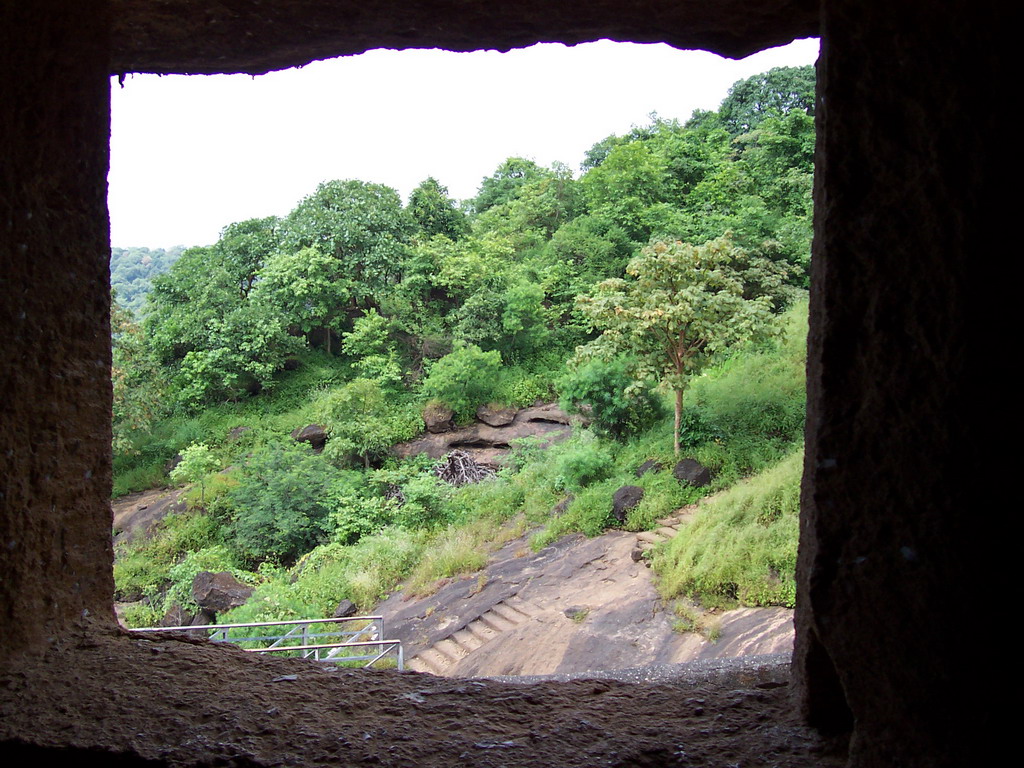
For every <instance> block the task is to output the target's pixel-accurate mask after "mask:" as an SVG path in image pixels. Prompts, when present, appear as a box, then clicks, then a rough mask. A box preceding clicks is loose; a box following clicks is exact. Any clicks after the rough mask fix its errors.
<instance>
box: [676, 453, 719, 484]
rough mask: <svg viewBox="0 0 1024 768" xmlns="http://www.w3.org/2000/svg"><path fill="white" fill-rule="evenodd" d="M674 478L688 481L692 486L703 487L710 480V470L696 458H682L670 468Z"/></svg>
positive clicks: (682, 481) (683, 481)
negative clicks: (673, 467)
mask: <svg viewBox="0 0 1024 768" xmlns="http://www.w3.org/2000/svg"><path fill="white" fill-rule="evenodd" d="M672 474H673V475H675V478H676V480H678V481H679V482H681V483H689V484H690V485H692V486H693V487H694V488H703V487H704V486H705V485H707V484H708V483H710V482H711V470H709V469H708V468H707V467H705V466H704V465H703V464H701V463H700V462H699V461H697V460H696V459H683V460H682V461H680V462H679V463H678V464H676V466H675V469H673V470H672Z"/></svg>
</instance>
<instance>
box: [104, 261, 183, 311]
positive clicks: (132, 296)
mask: <svg viewBox="0 0 1024 768" xmlns="http://www.w3.org/2000/svg"><path fill="white" fill-rule="evenodd" d="M184 250H185V246H183V245H178V246H175V247H174V248H169V249H166V250H165V249H163V248H111V249H110V286H111V288H113V289H114V295H115V296H116V297H117V303H118V304H120V305H121V308H122V309H126V310H128V311H130V312H133V313H136V314H137V313H138V312H139V310H141V309H142V306H143V304H144V303H145V301H146V294H148V293H149V289H150V287H151V286H152V283H153V278H154V277H156V276H157V275H162V274H163V273H164V272H166V271H167V270H169V269H170V268H171V265H172V264H173V263H174V262H175V261H177V260H178V257H179V256H181V254H182V252H183V251H184Z"/></svg>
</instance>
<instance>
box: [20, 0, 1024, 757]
mask: <svg viewBox="0 0 1024 768" xmlns="http://www.w3.org/2000/svg"><path fill="white" fill-rule="evenodd" d="M993 6H994V4H988V5H986V4H978V3H975V4H968V3H967V2H965V1H964V0H951V1H950V2H946V3H942V4H935V3H931V2H924V1H923V0H909V1H908V2H904V3H892V2H883V0H829V2H824V3H822V9H823V11H822V24H823V35H824V42H823V50H824V54H823V59H822V65H821V67H820V77H821V80H822V89H821V91H820V97H819V98H820V101H819V166H818V174H817V179H816V184H817V189H816V206H817V208H816V215H817V221H816V232H817V237H816V243H815V250H816V257H815V264H814V274H813V278H812V279H813V289H814V290H813V302H812V316H811V328H812V332H811V348H810V355H809V377H808V380H809V404H808V443H807V454H806V455H807V466H806V469H807V472H806V479H805V488H804V506H805V514H804V518H803V522H802V544H801V553H800V567H799V581H800V595H799V616H798V622H797V643H798V648H797V653H796V664H795V670H796V674H797V680H798V687H799V689H800V693H801V701H802V706H803V709H804V712H805V714H806V716H807V717H808V718H809V719H810V720H811V721H812V722H814V723H815V724H817V725H818V726H819V727H823V728H826V729H832V730H837V731H841V730H843V729H845V728H847V727H849V726H850V724H851V723H853V725H854V731H853V740H852V753H851V754H852V759H851V762H852V764H855V765H943V764H969V763H970V762H973V760H968V759H965V757H966V753H967V752H968V747H969V746H973V745H974V744H975V743H976V742H978V741H984V735H983V734H979V730H978V729H980V728H983V727H984V725H985V719H984V713H985V712H986V711H987V708H986V706H985V704H984V702H982V704H981V706H978V705H977V702H978V701H979V696H980V692H979V690H978V687H977V686H976V685H975V684H974V683H972V681H971V680H970V679H969V678H968V675H967V673H966V671H965V670H966V669H967V666H966V665H964V664H962V663H961V662H960V659H959V658H958V653H959V651H958V649H956V648H955V647H954V646H953V645H952V644H951V643H949V642H948V640H947V636H946V633H947V631H948V628H949V627H950V626H951V625H955V622H956V621H958V620H962V615H963V613H964V612H968V611H969V612H971V613H973V614H981V615H982V616H984V610H983V608H984V605H985V603H984V600H979V597H982V598H983V597H984V595H985V594H990V593H991V592H992V590H993V586H992V585H991V584H989V583H988V578H987V577H988V574H989V570H990V564H991V562H993V561H997V560H999V559H1000V558H999V555H1000V554H1001V552H999V551H998V550H999V547H996V546H993V545H990V544H989V543H988V541H986V540H984V539H983V538H982V537H983V535H984V533H985V532H991V536H992V539H994V540H998V539H1000V538H1001V537H1000V534H999V524H998V523H996V524H989V525H983V524H982V522H983V521H984V520H985V518H983V517H982V515H981V514H979V511H980V512H982V513H985V514H987V515H992V514H993V513H996V514H998V512H1000V511H1001V510H1003V509H1005V500H1000V499H997V498H996V496H997V494H998V492H999V490H1000V489H1001V488H1002V487H1003V486H1005V484H1006V481H1005V480H1002V478H1005V477H1012V468H1011V467H1010V466H1009V458H1008V457H1009V455H1010V453H1011V451H1008V450H1007V449H1005V448H1003V449H1001V450H1000V449H993V448H991V447H990V446H991V445H992V439H991V438H992V436H993V434H995V433H997V431H998V427H999V426H1000V422H1001V421H1005V417H1004V418H1002V419H1001V418H1000V417H999V416H998V415H996V414H992V413H989V412H988V411H989V410H993V409H992V406H991V405H990V404H991V403H1000V402H1012V401H1013V400H1012V399H1011V398H1010V397H1009V394H1010V392H1009V389H1010V388H1009V386H1008V384H1009V383H1010V382H1012V379H1011V378H1009V377H1006V376H1002V375H1001V374H1002V373H1003V369H1002V368H1001V367H1000V362H999V361H1000V360H1003V359H1006V353H1005V350H1003V349H1001V348H1000V346H1001V344H1002V343H1003V339H1004V337H1005V336H1006V334H1007V333H1008V332H1007V330H1006V329H1014V328H1015V324H1014V323H1013V319H1011V317H1010V308H1011V307H1012V306H1013V297H1012V295H1011V291H1012V288H1013V284H1012V283H1013V281H1012V280H1010V279H1007V278H1006V275H1005V272H1002V271H999V268H1000V267H1003V266H1004V265H1005V263H1006V261H1007V259H1006V258H1005V257H1002V255H1001V251H1000V250H999V249H998V248H995V247H993V242H995V233H997V232H999V233H1001V235H1002V238H1001V239H1002V240H1008V239H1012V236H1008V235H1006V234H1003V230H1004V229H1005V224H1006V222H1007V221H1012V219H1009V218H1007V217H1006V216H1005V211H1001V213H1002V214H1003V215H1000V216H997V215H996V213H995V212H996V211H1000V210H1001V209H1000V208H999V207H998V206H997V205H996V204H995V202H996V201H995V197H996V194H997V192H998V194H999V195H1000V196H1002V197H1003V198H1004V199H1006V198H1009V197H1010V195H1011V193H1010V192H1009V191H1006V187H1005V179H1004V177H1005V175H1006V174H1005V172H1004V173H1000V174H998V175H997V173H996V157H997V156H1000V160H1002V157H1001V155H1006V154H1009V152H1010V150H1011V148H1012V146H1011V145H1010V144H1009V142H1008V140H1007V139H1008V137H1007V135H1006V134H1005V133H1002V134H997V123H998V122H999V120H1000V117H1001V110H1006V109H1007V102H1008V99H1007V98H1006V96H1007V94H1009V93H1012V92H1013V91H1012V90H1011V89H1010V88H1009V87H1008V83H1007V82H1006V81H1007V80H1008V75H1004V74H1002V72H1003V71H1004V68H1003V66H1002V65H1003V62H1002V59H1001V57H1000V55H999V50H1000V49H999V48H998V47H997V46H996V45H995V41H994V37H995V34H994V32H995V30H996V29H999V28H1006V27H1008V24H1007V19H1005V18H1001V17H999V16H997V12H996V11H995V10H993ZM0 14H2V15H0V51H2V62H3V63H2V70H3V71H2V74H0V87H2V90H0V94H2V100H0V101H2V103H3V109H2V110H0V147H2V148H3V152H4V158H3V164H2V166H0V195H2V198H0V214H2V215H0V226H2V227H3V232H4V236H3V237H2V238H0V254H2V265H0V266H2V272H0V278H2V284H0V286H2V287H0V289H2V291H3V301H2V302H0V338H2V339H3V340H4V352H5V366H4V373H3V377H2V379H0V409H2V420H0V478H2V480H0V482H2V484H3V485H2V488H0V492H2V496H0V507H2V509H0V511H2V517H0V534H2V538H0V544H2V546H0V617H2V620H3V630H4V631H3V632H2V633H0V652H2V658H9V657H10V655H11V654H12V653H15V652H17V651H22V650H25V649H27V648H29V647H32V644H34V643H38V642H40V641H42V640H43V639H45V638H49V637H55V636H59V634H60V632H61V630H63V629H64V628H67V627H70V626H72V625H74V624H76V623H77V622H79V621H81V620H82V618H83V617H87V618H88V617H91V618H93V619H95V620H96V621H98V622H100V623H101V624H102V625H104V626H112V625H113V615H112V611H111V607H110V597H111V593H112V584H111V573H110V563H111V547H110V525H111V519H110V512H109V506H108V503H107V499H108V495H109V489H110V453H109V440H110V431H109V429H110V428H109V403H110V385H109V381H108V376H107V372H108V366H109V342H108V338H109V336H108V334H109V328H108V309H109V308H108V303H109V293H108V285H107V276H106V269H107V247H108V236H107V235H108V233H107V219H106V211H105V194H106V185H105V175H106V170H107V135H108V119H109V118H108V111H109V110H108V103H109V102H108V99H109V94H108V83H107V79H106V75H107V73H108V72H123V71H130V70H139V71H150V72H225V71H247V72H262V71H266V70H268V69H271V68H275V67H283V66H290V65H297V64H302V63H305V62H308V61H310V60H312V59H315V58H320V57H324V56H328V55H337V54H342V53H351V52H355V51H360V50H363V49H365V48H369V47H374V46H382V45H392V46H407V47H413V46H432V45H445V46H448V47H451V48H454V49H466V48H475V47H489V46H493V47H499V48H502V47H509V46H515V45H525V44H527V43H531V42H534V41H537V40H562V41H565V42H578V41H582V40H590V39H594V38H598V37H610V38H614V39H633V40H639V41H644V40H668V41H672V42H674V43H675V44H677V45H681V46H693V47H705V48H709V49H712V50H718V51H721V52H725V53H730V54H742V53H746V52H749V51H752V50H754V49H756V48H759V47H762V46H766V45H771V44H775V43H781V42H785V41H787V40H789V39H791V38H792V37H794V36H800V35H806V34H809V33H811V32H813V29H814V27H815V25H816V22H817V18H818V17H817V14H816V6H815V4H814V3H812V2H808V1H806V0H726V1H725V2H716V3H712V2H705V1H703V0H685V1H681V0H671V1H669V0H634V1H633V2H616V1H615V0H592V1H591V2H585V1H584V0H572V1H571V2H565V3H559V4H551V3H541V2H540V0H524V2H520V3H506V4H494V3H490V4H486V3H467V2H462V1H459V2H456V1H455V0H444V1H442V0H425V1H424V2H418V3H406V2H403V1H402V0H382V2H380V3H375V4H372V5H367V4H366V3H356V2H354V0H344V1H342V2H328V0H297V1H296V2H290V3H284V2H256V0H251V1H247V0H236V1H233V2H218V1H215V0H166V1H165V2H159V3H158V2H155V0H109V2H108V0H36V1H35V2H31V3H26V2H21V3H5V4H4V5H3V10H2V11H0ZM1005 69H1006V70H1009V67H1006V68H1005ZM1000 96H1001V97H1002V98H999V97H1000ZM1000 128H1003V129H1012V124H1011V123H1007V124H1005V125H1000ZM1004 147H1006V150H1005V151H1002V152H1001V151H1000V149H1002V148H1004ZM1003 162H1006V161H1003ZM1000 170H1002V169H1000ZM986 339H989V340H991V341H989V342H987V343H986ZM979 480H981V481H982V482H979ZM996 519H997V520H998V517H997V518H996ZM1002 538H1005V537H1002ZM962 702H967V703H962ZM972 757H973V756H972Z"/></svg>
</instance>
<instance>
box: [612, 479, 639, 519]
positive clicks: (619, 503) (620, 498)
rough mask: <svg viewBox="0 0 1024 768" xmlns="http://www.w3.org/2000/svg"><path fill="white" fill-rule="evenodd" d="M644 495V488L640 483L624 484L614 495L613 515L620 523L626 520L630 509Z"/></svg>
mask: <svg viewBox="0 0 1024 768" xmlns="http://www.w3.org/2000/svg"><path fill="white" fill-rule="evenodd" d="M643 497H644V489H643V488H641V487H640V486H639V485H624V486H622V487H621V488H619V490H617V491H616V492H615V495H614V496H612V517H614V518H615V519H616V520H618V521H619V522H620V523H624V522H626V515H628V514H629V510H631V509H632V508H633V507H635V506H636V505H637V504H639V503H640V501H641V500H642V499H643Z"/></svg>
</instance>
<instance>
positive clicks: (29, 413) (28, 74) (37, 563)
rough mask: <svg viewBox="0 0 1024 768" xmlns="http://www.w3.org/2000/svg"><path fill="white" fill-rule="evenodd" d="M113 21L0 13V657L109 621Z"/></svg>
mask: <svg viewBox="0 0 1024 768" xmlns="http://www.w3.org/2000/svg"><path fill="white" fill-rule="evenodd" d="M108 21H109V17H108V14H107V4H106V2H104V1H103V0H82V1H81V2H78V1H77V0H76V2H59V1H58V0H39V2H35V1H34V2H31V3H5V4H4V6H3V11H2V16H0V51H3V54H2V56H3V67H2V72H0V94H2V96H0V103H2V104H3V107H2V108H0V147H2V148H3V152H4V157H3V160H2V162H0V227H2V232H3V234H2V236H0V286H2V292H3V297H2V300H0V339H2V340H3V342H2V348H3V357H4V360H3V373H2V374H0V413H2V416H0V626H2V631H0V653H3V654H6V653H7V652H9V651H10V650H12V649H15V648H18V649H21V648H25V647H27V646H29V645H31V644H34V643H38V642H40V641H41V640H43V639H44V638H45V637H54V636H59V634H60V632H61V630H62V629H63V628H64V627H67V626H69V625H70V624H72V623H75V622H77V621H79V620H80V619H82V618H83V617H84V618H90V617H92V618H99V620H100V621H102V622H104V623H108V624H111V625H112V623H113V611H112V604H111V598H112V595H113V579H112V576H111V569H110V563H111V560H112V550H111V543H110V530H111V520H112V518H111V513H110V503H109V500H110V398H111V387H110V319H109V318H110V309H109V303H110V287H109V277H108V261H109V253H110V250H109V249H110V238H109V232H108V221H107V201H106V195H107V185H106V174H107V165H108V161H107V158H108V148H107V145H108V136H109V119H110V118H109V95H110V92H109V85H108V82H107V76H106V73H107V70H108V68H109V63H108V62H109V49H108V41H109V31H108Z"/></svg>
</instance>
